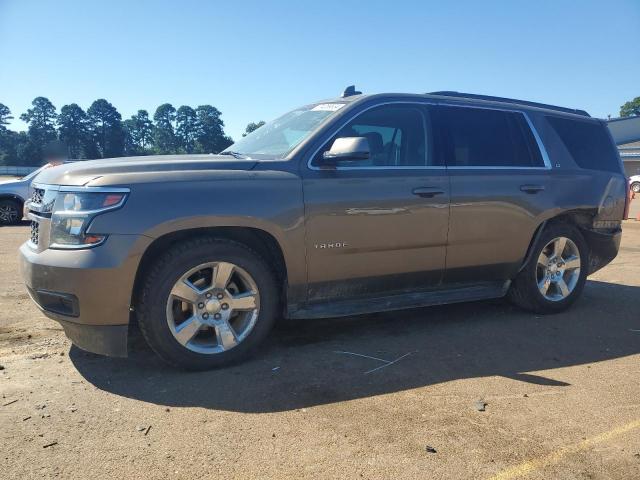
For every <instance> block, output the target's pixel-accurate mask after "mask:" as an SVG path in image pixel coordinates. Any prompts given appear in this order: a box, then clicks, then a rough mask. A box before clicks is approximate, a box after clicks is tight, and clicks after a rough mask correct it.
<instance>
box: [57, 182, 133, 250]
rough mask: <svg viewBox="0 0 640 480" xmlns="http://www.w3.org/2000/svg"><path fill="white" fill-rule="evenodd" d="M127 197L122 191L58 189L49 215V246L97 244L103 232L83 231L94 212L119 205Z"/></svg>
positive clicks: (102, 238)
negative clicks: (99, 233)
mask: <svg viewBox="0 0 640 480" xmlns="http://www.w3.org/2000/svg"><path fill="white" fill-rule="evenodd" d="M126 198H127V193H126V191H120V190H114V191H109V190H107V189H100V190H99V191H90V190H89V189H87V190H84V189H83V190H78V191H72V190H66V191H63V190H62V189H61V190H60V191H59V192H58V195H57V197H56V201H55V204H54V206H53V211H52V215H51V234H50V241H49V247H50V248H66V249H78V248H88V247H95V246H96V245H100V244H101V243H102V242H103V241H104V240H105V238H106V236H105V235H94V234H88V233H87V227H88V226H89V224H90V223H91V220H93V218H94V217H95V216H96V215H99V214H101V213H104V212H107V211H109V210H114V209H116V208H120V207H121V206H122V205H123V204H124V202H125V200H126Z"/></svg>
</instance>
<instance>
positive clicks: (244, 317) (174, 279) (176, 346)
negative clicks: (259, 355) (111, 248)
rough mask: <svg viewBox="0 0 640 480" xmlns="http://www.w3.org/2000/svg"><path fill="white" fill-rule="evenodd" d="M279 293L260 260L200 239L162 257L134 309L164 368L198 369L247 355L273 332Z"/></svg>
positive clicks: (234, 246) (240, 248)
mask: <svg viewBox="0 0 640 480" xmlns="http://www.w3.org/2000/svg"><path fill="white" fill-rule="evenodd" d="M277 292H278V289H277V288H276V281H275V278H274V275H273V274H272V272H271V270H270V269H269V267H268V265H267V264H266V262H264V260H263V259H262V258H261V257H260V256H259V255H258V254H257V253H255V252H254V251H252V250H251V249H250V248H248V247H246V246H245V245H242V244H240V243H236V242H232V241H229V240H223V239H215V238H199V239H195V240H191V241H187V242H185V243H182V244H179V245H177V246H175V247H173V248H172V249H171V250H169V251H168V252H167V253H165V254H164V255H163V256H162V257H161V258H160V259H159V260H158V261H157V262H156V263H155V265H154V268H153V269H152V270H151V271H150V272H149V274H148V275H147V277H146V279H145V281H144V285H143V287H142V294H141V300H140V303H139V305H138V308H137V309H138V316H139V323H140V328H141V330H142V333H143V335H144V337H145V339H146V340H147V343H148V344H149V345H150V346H151V348H152V349H153V350H154V351H155V352H156V353H157V354H158V355H159V356H160V357H162V358H163V359H164V360H166V361H167V362H169V363H171V364H173V365H175V366H178V367H182V368H186V369H192V370H202V369H208V368H214V367H218V366H222V365H226V364H229V363H232V362H235V361H238V360H241V359H243V358H245V357H246V356H248V355H249V353H250V351H251V350H253V349H254V348H255V347H256V346H257V345H258V344H259V343H260V342H261V341H262V340H263V339H264V338H265V336H266V335H267V333H268V332H269V330H270V329H271V327H272V325H273V323H274V321H275V317H276V314H277V311H278V294H277Z"/></svg>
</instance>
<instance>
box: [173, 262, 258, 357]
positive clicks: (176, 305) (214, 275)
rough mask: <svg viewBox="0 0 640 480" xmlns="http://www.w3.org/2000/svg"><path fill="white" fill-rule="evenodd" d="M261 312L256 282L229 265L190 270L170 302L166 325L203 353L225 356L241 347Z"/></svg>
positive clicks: (181, 280)
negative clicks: (235, 348) (222, 354)
mask: <svg viewBox="0 0 640 480" xmlns="http://www.w3.org/2000/svg"><path fill="white" fill-rule="evenodd" d="M259 311H260V293H259V291H258V287H257V285H256V282H255V281H254V280H253V278H252V277H251V275H249V273H248V272H247V271H246V270H244V269H242V268H240V267H239V266H237V265H234V264H233V263H228V262H209V263H204V264H201V265H198V266H197V267H195V268H192V269H190V270H189V271H187V272H186V273H185V274H184V275H182V277H180V279H178V281H177V282H176V283H175V284H174V286H173V288H172V289H171V292H170V294H169V298H168V299H167V322H168V324H169V329H170V330H171V333H172V334H173V336H174V338H175V339H176V340H177V341H178V343H180V344H181V345H182V346H184V347H185V348H187V349H189V350H191V351H193V352H196V353H201V354H216V353H222V352H225V351H227V350H230V349H232V348H234V347H235V346H237V345H238V344H240V343H241V342H242V341H243V340H244V339H245V338H246V337H247V335H249V333H250V332H251V330H253V327H254V326H255V324H256V321H257V319H258V314H259Z"/></svg>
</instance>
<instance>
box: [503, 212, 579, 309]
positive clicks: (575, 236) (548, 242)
mask: <svg viewBox="0 0 640 480" xmlns="http://www.w3.org/2000/svg"><path fill="white" fill-rule="evenodd" d="M588 258H589V250H588V247H587V244H586V242H585V240H584V238H583V237H582V234H581V233H580V231H579V230H578V229H577V228H575V227H573V226H571V225H564V224H556V225H550V226H549V227H547V228H545V230H544V232H543V233H542V235H541V236H540V237H539V238H538V240H537V241H536V243H535V245H534V246H533V254H532V255H531V258H530V259H529V261H528V263H527V265H526V266H525V268H524V269H523V270H522V271H521V272H520V273H519V274H518V277H517V278H516V279H515V280H514V282H513V284H512V285H511V288H510V290H509V298H510V299H511V300H512V301H513V302H514V303H515V304H516V305H518V306H520V307H522V308H525V309H527V310H532V311H534V312H538V313H556V312H560V311H562V310H565V309H566V308H568V307H569V306H570V305H571V304H572V303H573V302H575V301H576V300H577V298H578V297H579V296H580V294H581V293H582V290H583V288H584V283H585V281H586V278H587V270H588V265H589V261H588Z"/></svg>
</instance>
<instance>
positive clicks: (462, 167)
mask: <svg viewBox="0 0 640 480" xmlns="http://www.w3.org/2000/svg"><path fill="white" fill-rule="evenodd" d="M447 170H545V171H546V170H549V168H547V167H504V166H501V165H487V166H486V167H481V166H466V165H453V166H451V167H447Z"/></svg>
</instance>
